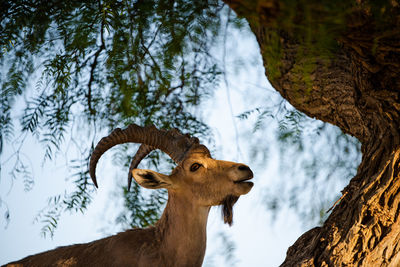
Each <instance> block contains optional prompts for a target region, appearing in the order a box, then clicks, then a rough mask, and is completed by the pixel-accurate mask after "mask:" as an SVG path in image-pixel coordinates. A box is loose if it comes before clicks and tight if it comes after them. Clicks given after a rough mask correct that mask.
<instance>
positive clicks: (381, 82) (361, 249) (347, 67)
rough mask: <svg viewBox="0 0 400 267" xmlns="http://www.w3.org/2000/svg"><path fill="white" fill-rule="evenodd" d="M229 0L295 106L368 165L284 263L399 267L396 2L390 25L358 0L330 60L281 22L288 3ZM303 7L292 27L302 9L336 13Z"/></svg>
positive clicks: (298, 19)
mask: <svg viewBox="0 0 400 267" xmlns="http://www.w3.org/2000/svg"><path fill="white" fill-rule="evenodd" d="M225 2H227V3H228V4H229V5H230V7H231V8H232V9H233V10H234V11H236V13H237V14H238V15H239V16H242V17H244V18H246V19H247V21H248V22H249V24H250V27H251V29H252V31H253V32H254V34H255V35H256V37H257V41H258V43H259V45H260V49H261V53H262V57H263V61H264V67H265V69H266V75H267V76H268V78H269V79H270V81H271V84H272V85H273V87H274V88H275V89H276V90H277V91H279V92H280V94H281V95H282V96H283V97H284V98H285V99H286V100H288V101H289V102H290V103H291V104H292V105H293V106H294V107H295V108H297V109H298V110H300V111H302V112H304V113H306V114H307V115H308V116H310V117H315V118H317V119H320V120H322V121H325V122H329V123H332V124H334V125H337V126H338V127H340V128H341V129H342V131H343V132H345V133H348V134H351V135H353V136H355V137H357V138H358V139H359V140H360V142H361V143H362V152H363V158H362V162H361V164H360V166H359V168H358V172H357V175H356V176H355V177H354V178H353V179H352V180H351V181H350V183H349V185H348V186H347V187H346V188H344V190H343V191H342V193H343V197H342V200H341V201H340V203H339V204H338V205H337V206H336V207H335V208H334V210H333V211H332V213H331V215H330V216H329V218H328V219H327V220H326V221H325V223H324V224H323V226H322V227H316V228H314V229H311V230H310V231H308V232H306V233H304V234H303V235H302V236H301V237H300V238H299V239H298V240H297V241H296V242H295V243H294V244H293V245H292V246H291V247H290V248H289V249H288V251H287V257H286V259H285V261H284V262H283V264H282V266H290V267H292V266H353V265H356V266H400V253H399V251H400V222H399V220H400V219H399V212H400V205H399V204H400V172H399V171H400V77H399V76H400V75H399V73H400V23H399V21H400V19H399V18H400V11H399V10H400V9H399V4H397V2H396V1H392V2H390V3H388V5H386V6H385V8H381V9H379V12H381V13H382V14H384V18H385V19H384V20H383V21H376V18H377V17H376V16H375V15H374V13H373V9H372V7H371V6H370V5H369V2H367V1H363V0H357V1H356V2H355V3H354V5H353V6H352V8H351V10H350V11H349V12H348V13H346V17H345V25H344V26H345V28H344V29H343V30H341V31H340V33H339V34H337V35H336V36H335V37H334V40H335V41H336V42H337V44H338V48H337V49H336V50H335V51H334V54H333V55H332V56H330V57H329V60H326V57H324V55H322V54H316V53H314V52H310V51H311V50H312V49H310V47H307V46H306V45H305V43H306V41H305V40H306V38H302V37H301V36H300V37H299V35H296V34H294V32H292V31H290V28H288V27H283V26H282V25H283V24H282V23H280V22H281V21H280V19H281V18H282V16H284V14H286V13H287V12H286V11H287V8H288V7H287V4H288V3H289V2H290V1H278V0H264V1H257V2H256V1H250V0H248V1H246V0H226V1H225ZM292 2H294V1H292ZM304 2H305V1H297V2H296V5H297V6H296V12H297V13H296V15H295V16H294V20H295V23H298V24H301V23H302V21H303V20H305V19H306V16H305V15H304V14H305V11H309V12H311V14H314V15H316V16H329V15H335V14H329V12H328V11H326V10H325V11H324V12H325V13H323V14H318V12H320V9H318V8H316V9H315V10H313V8H312V7H311V8H310V5H311V4H309V6H306V5H305V3H304ZM388 2H389V1H388ZM302 4H303V5H302ZM285 5H286V6H285ZM285 12H286V13H285ZM313 12H314V13H313ZM327 12H328V13H327ZM288 29H289V30H288ZM326 34H328V33H326ZM318 38H323V36H321V37H320V36H313V40H314V42H315V43H318ZM299 55H302V56H299ZM310 58H312V60H313V64H312V69H311V70H309V69H308V70H307V69H306V67H305V66H309V64H308V65H307V60H310ZM299 70H300V71H299ZM307 75H308V77H305V76H307Z"/></svg>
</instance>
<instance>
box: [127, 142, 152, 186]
mask: <svg viewBox="0 0 400 267" xmlns="http://www.w3.org/2000/svg"><path fill="white" fill-rule="evenodd" d="M155 149H157V148H156V147H153V146H149V145H146V144H141V145H140V147H139V149H138V151H137V152H136V154H135V156H134V157H133V158H132V161H131V165H130V166H129V173H128V191H129V189H130V188H131V183H132V170H133V169H136V168H137V166H138V165H139V163H140V162H141V161H142V159H144V158H145V157H146V156H147V155H148V154H150V152H151V151H153V150H155Z"/></svg>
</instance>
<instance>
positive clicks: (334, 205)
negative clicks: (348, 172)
mask: <svg viewBox="0 0 400 267" xmlns="http://www.w3.org/2000/svg"><path fill="white" fill-rule="evenodd" d="M346 195H347V192H345V193H344V194H343V195H342V196H341V197H340V198H339V199H338V200H336V202H335V203H333V205H332V207H330V209H329V210H327V211H326V213H328V212H330V211H331V210H332V209H333V208H334V207H336V205H337V204H338V203H339V201H340V200H342V199H343V198H344V197H345V196H346Z"/></svg>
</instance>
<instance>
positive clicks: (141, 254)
mask: <svg viewBox="0 0 400 267" xmlns="http://www.w3.org/2000/svg"><path fill="white" fill-rule="evenodd" d="M128 142H133V143H140V144H141V146H140V147H139V150H138V151H137V153H136V155H135V156H134V157H133V159H132V162H131V165H130V169H129V176H128V188H129V186H130V184H131V181H132V177H133V178H134V179H135V181H136V182H137V183H138V184H139V185H141V186H143V187H145V188H149V189H156V188H166V189H167V190H168V202H167V205H166V208H165V210H164V212H163V214H162V216H161V218H160V220H159V221H158V222H157V223H156V224H155V225H154V226H152V227H148V228H144V229H130V230H128V231H126V232H122V233H119V234H116V235H114V236H110V237H107V238H103V239H100V240H96V241H93V242H90V243H87V244H76V245H71V246H65V247H59V248H56V249H54V250H50V251H47V252H43V253H40V254H37V255H33V256H29V257H26V258H24V259H22V260H20V261H17V262H13V263H9V264H8V265H7V266H38V267H43V266H96V267H98V266H151V267H153V266H154V267H155V266H191V267H192V266H201V264H202V262H203V259H204V253H205V250H206V225H207V218H208V214H209V211H210V208H211V206H216V205H222V206H223V214H224V221H225V222H226V223H228V224H231V223H232V207H233V205H234V204H235V202H236V201H237V199H238V198H239V196H240V195H244V194H247V193H248V192H249V191H250V190H251V188H252V186H253V183H252V182H249V181H248V180H249V179H251V178H252V177H253V173H252V171H251V170H250V168H249V167H248V166H246V165H244V164H238V163H234V162H229V161H221V160H215V159H212V158H211V155H210V152H209V150H208V149H207V147H205V146H204V145H201V144H200V143H199V140H198V139H197V138H195V137H190V136H189V135H183V134H181V133H180V132H179V131H178V130H176V129H174V130H169V131H166V130H158V129H157V128H156V127H154V126H149V127H140V126H138V125H135V124H131V125H130V126H129V127H128V128H126V129H124V130H121V129H119V128H118V129H115V130H114V131H113V132H112V133H111V134H110V135H108V136H106V137H104V138H102V139H101V140H100V142H99V143H98V144H97V146H96V147H95V149H94V151H93V153H92V156H91V159H90V176H91V178H92V180H93V182H94V184H95V185H96V187H97V180H96V175H95V170H96V164H97V162H98V160H99V158H100V157H101V155H102V154H103V153H104V152H106V151H107V150H108V149H109V148H111V147H113V146H115V145H117V144H122V143H128ZM154 149H160V150H162V151H163V152H165V153H167V154H168V155H169V156H170V157H171V158H172V159H173V160H174V161H175V162H176V163H177V166H176V168H175V169H174V170H173V171H172V173H171V174H170V175H164V174H161V173H157V172H155V171H151V170H141V169H136V167H137V166H138V164H139V162H140V161H141V160H142V159H143V158H144V157H145V156H146V155H147V154H149V153H150V152H151V151H152V150H154Z"/></svg>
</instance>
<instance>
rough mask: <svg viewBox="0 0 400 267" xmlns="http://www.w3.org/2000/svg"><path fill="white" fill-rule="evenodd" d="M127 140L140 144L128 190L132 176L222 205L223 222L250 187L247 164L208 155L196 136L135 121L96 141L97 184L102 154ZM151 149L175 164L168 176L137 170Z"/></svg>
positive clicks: (148, 185) (228, 219)
mask: <svg viewBox="0 0 400 267" xmlns="http://www.w3.org/2000/svg"><path fill="white" fill-rule="evenodd" d="M128 142H133V143H140V144H142V145H141V146H140V148H139V150H138V151H137V153H136V155H135V156H134V157H133V159H132V162H131V165H130V168H129V176H128V189H129V187H130V185H131V181H132V177H133V178H134V179H135V181H136V182H137V183H138V184H140V185H141V186H143V187H145V188H150V189H156V188H166V189H168V192H169V193H170V194H179V195H180V196H185V199H187V200H188V201H192V202H194V203H195V204H197V205H201V206H215V205H221V204H222V205H223V214H224V221H225V222H227V223H229V224H231V223H232V206H233V204H234V203H235V202H236V201H237V199H238V198H239V196H240V195H244V194H247V193H248V192H249V191H250V189H251V188H252V187H253V183H252V182H249V181H248V180H249V179H251V178H252V177H253V172H252V171H251V170H250V168H249V167H248V166H246V165H244V164H239V163H234V162H229V161H222V160H215V159H213V158H211V155H210V151H209V150H208V149H207V147H205V146H204V145H201V144H200V143H199V140H198V139H197V138H195V137H190V136H189V135H183V134H181V133H180V132H179V131H178V130H176V129H173V130H170V131H165V130H158V129H157V128H155V127H154V126H149V127H140V126H138V125H135V124H131V125H130V126H129V127H128V128H126V129H124V130H121V129H119V128H118V129H115V130H114V131H113V132H112V133H111V134H110V135H109V136H107V137H104V138H103V139H101V140H100V142H99V143H98V144H97V146H96V148H95V149H94V151H93V154H92V157H91V159H90V176H91V177H92V180H93V182H94V184H95V185H96V187H97V181H96V176H95V169H96V164H97V161H98V160H99V158H100V157H101V155H102V154H103V153H104V152H105V151H106V150H108V149H109V148H111V147H113V146H115V145H117V144H122V143H128ZM154 149H160V150H162V151H163V152H165V153H167V154H168V155H169V156H170V157H171V158H172V159H173V160H174V161H175V162H176V163H177V167H176V168H175V169H174V170H173V171H172V173H171V174H170V175H165V174H161V173H157V172H155V171H151V170H142V169H136V167H137V166H138V164H139V163H140V161H141V160H142V159H143V158H144V157H145V156H146V155H148V154H149V153H150V152H151V151H152V150H154Z"/></svg>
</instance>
